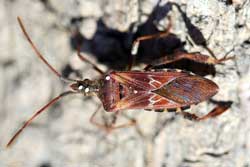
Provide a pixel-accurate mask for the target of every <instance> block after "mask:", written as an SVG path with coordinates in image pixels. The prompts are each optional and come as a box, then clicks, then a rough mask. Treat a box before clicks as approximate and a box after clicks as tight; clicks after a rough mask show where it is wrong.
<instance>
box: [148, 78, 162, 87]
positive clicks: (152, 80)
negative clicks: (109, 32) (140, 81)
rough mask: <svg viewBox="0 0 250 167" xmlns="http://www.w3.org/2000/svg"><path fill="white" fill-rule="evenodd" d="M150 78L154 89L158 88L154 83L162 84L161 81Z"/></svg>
mask: <svg viewBox="0 0 250 167" xmlns="http://www.w3.org/2000/svg"><path fill="white" fill-rule="evenodd" d="M148 78H149V79H150V81H149V84H150V85H151V86H153V87H154V88H156V86H155V85H154V82H156V83H158V84H162V83H161V82H160V81H157V80H155V79H154V78H152V77H151V76H149V77H148Z"/></svg>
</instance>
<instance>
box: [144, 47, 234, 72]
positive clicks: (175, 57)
mask: <svg viewBox="0 0 250 167" xmlns="http://www.w3.org/2000/svg"><path fill="white" fill-rule="evenodd" d="M234 58H235V57H234V56H231V57H228V56H227V55H226V56H224V57H223V58H221V59H215V58H213V57H209V56H207V55H202V54H200V53H186V52H181V51H177V52H175V53H174V54H172V55H166V56H164V57H161V58H159V59H156V60H154V61H153V62H152V63H151V64H150V65H148V66H147V67H146V69H150V68H152V67H154V66H159V65H163V64H169V63H173V62H176V61H179V60H182V59H188V60H191V61H194V62H198V63H203V64H213V65H215V64H220V63H222V62H224V61H227V60H230V59H234Z"/></svg>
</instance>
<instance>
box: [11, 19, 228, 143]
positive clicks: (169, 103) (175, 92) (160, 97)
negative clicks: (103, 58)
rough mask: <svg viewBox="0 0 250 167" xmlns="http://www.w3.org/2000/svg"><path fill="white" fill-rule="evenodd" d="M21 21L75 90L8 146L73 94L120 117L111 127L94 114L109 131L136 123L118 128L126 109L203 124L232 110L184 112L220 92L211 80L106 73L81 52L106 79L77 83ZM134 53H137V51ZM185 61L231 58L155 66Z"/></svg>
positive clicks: (169, 73)
mask: <svg viewBox="0 0 250 167" xmlns="http://www.w3.org/2000/svg"><path fill="white" fill-rule="evenodd" d="M18 22H19V24H20V27H21V29H22V31H23V33H24V35H25V37H26V38H27V40H28V42H29V43H30V45H31V47H32V48H33V50H34V51H35V53H36V55H37V56H38V57H39V58H40V59H41V60H42V61H43V62H44V63H45V64H46V65H47V66H48V67H49V69H50V70H51V71H52V72H53V73H54V74H55V75H56V76H57V77H59V78H60V79H62V80H66V81H69V82H71V84H70V88H71V90H69V91H66V92H63V93H61V94H60V95H59V96H57V97H55V98H54V99H52V100H51V101H50V102H48V104H46V105H45V106H44V107H42V108H41V109H39V110H38V111H37V112H36V113H35V114H34V115H33V116H32V117H31V118H29V119H28V120H27V121H26V122H25V124H24V125H23V126H22V127H21V128H20V129H19V130H18V131H17V132H16V133H15V135H14V136H13V137H12V138H11V140H10V141H9V142H8V144H7V147H8V146H10V145H11V144H12V143H13V141H14V140H15V139H16V138H17V136H18V135H19V134H20V133H21V132H22V130H23V129H24V128H25V127H27V126H28V125H29V124H30V123H31V122H32V120H33V119H34V118H36V117H37V116H38V115H39V114H40V113H42V112H43V111H45V109H47V108H48V107H49V106H51V105H52V104H54V103H55V102H57V101H58V100H59V99H60V98H62V97H64V96H67V95H70V94H82V95H84V96H91V95H97V96H98V97H99V98H100V100H101V101H102V104H103V108H104V109H105V110H106V111H108V112H115V113H116V115H115V118H114V120H113V121H112V124H111V125H102V124H99V123H98V122H95V121H94V117H95V115H96V113H97V112H98V111H99V109H98V110H97V111H96V112H94V114H93V115H92V116H91V118H90V122H91V123H93V124H95V125H96V126H98V127H100V128H103V129H105V130H107V131H109V130H112V129H114V128H121V127H126V126H130V125H133V124H135V120H130V121H129V122H128V123H127V124H123V125H119V126H115V120H116V116H117V114H118V113H119V111H121V110H126V109H146V110H155V111H176V112H178V113H180V114H183V115H184V116H185V117H188V118H189V119H192V120H197V121H199V120H204V119H207V118H210V117H215V116H217V115H220V114H222V113H223V112H225V111H226V110H227V109H228V108H229V105H223V106H218V107H216V108H215V109H213V110H212V111H211V112H209V113H208V114H207V115H205V116H202V117H198V116H196V115H195V114H191V113H188V112H184V111H183V110H184V109H186V108H189V107H190V106H191V105H193V104H198V103H200V102H202V101H205V100H208V99H209V98H211V97H212V96H214V95H215V94H216V93H217V91H218V86H217V85H216V84H215V83H214V82H213V81H211V80H209V79H206V78H203V77H200V76H197V75H194V74H191V73H188V72H184V71H181V70H158V71H157V70H148V71H145V70H144V71H111V72H108V73H106V74H105V73H104V72H103V71H102V70H101V69H99V68H98V67H97V66H96V65H95V64H93V63H91V62H90V61H89V60H88V59H86V58H85V57H84V56H82V55H81V54H80V53H79V51H78V56H79V58H80V59H82V60H84V61H86V62H88V63H89V64H91V65H92V66H93V67H94V69H95V70H96V71H97V72H99V73H100V74H102V77H101V78H100V79H96V80H93V81H92V80H89V79H84V80H74V79H69V78H64V77H63V76H62V75H61V74H60V73H59V72H57V70H55V69H54V68H53V67H52V66H51V65H50V64H49V63H48V62H47V61H46V59H45V58H44V57H43V56H42V54H41V53H40V52H39V51H38V49H37V48H36V46H35V45H34V43H33V42H32V40H31V38H30V37H29V35H28V33H27V32H26V30H25V28H24V26H23V24H22V21H21V19H20V18H19V17H18ZM168 30H169V28H168V29H167V31H166V32H164V33H160V34H156V35H149V36H143V37H141V38H138V39H137V40H136V41H135V43H134V47H135V48H136V47H138V44H139V42H140V41H142V40H147V39H151V38H157V37H162V36H165V35H167V34H168ZM133 53H134V54H135V52H134V50H133ZM183 58H185V59H191V60H193V61H198V62H202V63H209V64H217V63H220V62H222V61H225V60H228V59H231V58H226V57H224V58H222V59H219V60H217V59H214V58H210V57H208V56H206V55H201V54H191V53H183V52H178V53H177V52H176V53H175V54H174V56H170V57H169V56H166V57H164V58H163V59H161V60H156V61H155V62H153V63H152V64H153V65H154V64H162V63H170V62H174V61H177V60H179V59H183ZM130 66H132V65H130Z"/></svg>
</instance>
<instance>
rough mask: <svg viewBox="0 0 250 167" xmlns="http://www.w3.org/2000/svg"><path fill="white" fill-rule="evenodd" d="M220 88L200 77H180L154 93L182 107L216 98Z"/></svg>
mask: <svg viewBox="0 0 250 167" xmlns="http://www.w3.org/2000/svg"><path fill="white" fill-rule="evenodd" d="M217 91H218V86H217V85H216V84H215V83H214V82H213V81H211V80H208V79H206V78H203V77H199V76H187V77H180V78H177V79H175V80H173V81H172V82H170V83H168V84H167V85H164V86H163V87H161V88H160V89H157V90H155V91H153V92H154V93H157V94H158V95H161V96H163V97H165V98H167V99H169V100H172V101H174V102H176V103H179V104H180V105H191V104H197V103H200V102H202V101H204V100H207V99H209V98H210V97H212V96H214V95H215V94H216V93H217Z"/></svg>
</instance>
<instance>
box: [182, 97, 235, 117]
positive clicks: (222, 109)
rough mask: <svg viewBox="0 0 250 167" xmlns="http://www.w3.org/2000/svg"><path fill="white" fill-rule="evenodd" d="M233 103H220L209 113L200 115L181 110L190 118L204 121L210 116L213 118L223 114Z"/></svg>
mask: <svg viewBox="0 0 250 167" xmlns="http://www.w3.org/2000/svg"><path fill="white" fill-rule="evenodd" d="M231 105H232V102H225V103H224V104H218V105H217V106H216V107H215V108H214V109H213V110H212V111H210V112H209V113H208V114H206V115H204V116H202V117H198V116H196V115H195V114H191V113H187V112H184V111H181V114H182V115H183V116H184V117H185V118H187V119H190V120H195V121H202V120H205V119H208V118H213V117H217V116H219V115H221V114H223V113H224V112H225V111H227V109H228V108H230V106H231Z"/></svg>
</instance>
